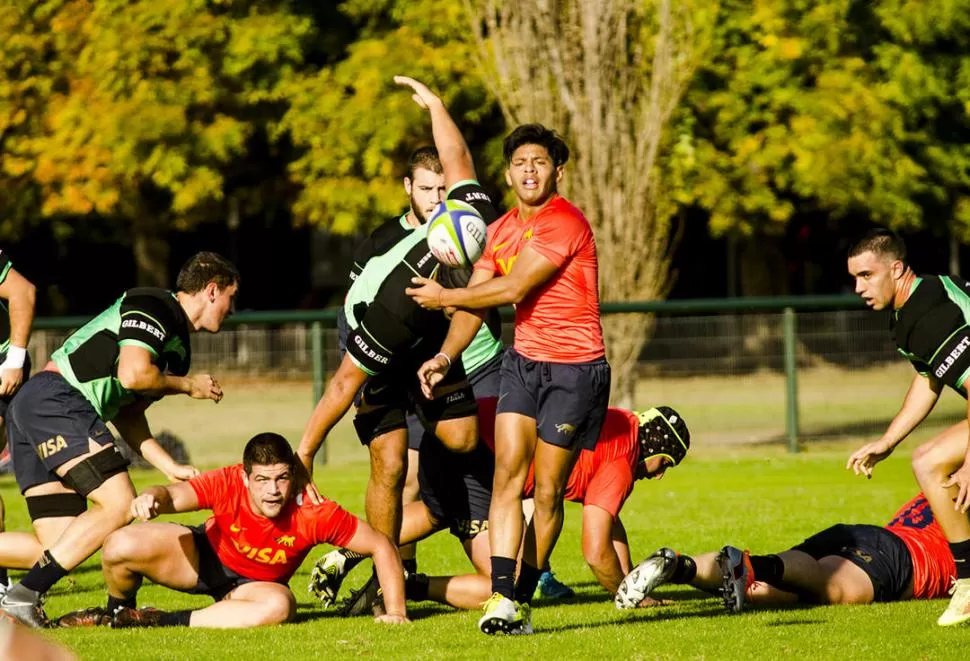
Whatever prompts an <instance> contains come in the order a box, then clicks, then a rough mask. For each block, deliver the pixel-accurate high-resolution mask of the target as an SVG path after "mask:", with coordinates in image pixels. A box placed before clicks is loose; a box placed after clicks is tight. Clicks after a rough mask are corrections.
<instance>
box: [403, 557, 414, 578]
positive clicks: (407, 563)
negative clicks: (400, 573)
mask: <svg viewBox="0 0 970 661" xmlns="http://www.w3.org/2000/svg"><path fill="white" fill-rule="evenodd" d="M401 564H402V565H403V566H404V571H406V572H407V573H408V574H416V573H417V571H418V559H417V558H408V559H407V560H401Z"/></svg>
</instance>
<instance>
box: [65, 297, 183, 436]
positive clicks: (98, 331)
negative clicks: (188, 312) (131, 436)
mask: <svg viewBox="0 0 970 661" xmlns="http://www.w3.org/2000/svg"><path fill="white" fill-rule="evenodd" d="M126 345H134V346H138V347H142V348H143V349H145V350H146V351H148V352H149V353H150V354H151V355H152V362H153V363H154V364H155V365H156V366H157V367H158V369H160V370H161V371H162V372H163V373H168V374H173V375H175V376H185V375H186V374H188V372H189V363H190V362H191V357H192V356H191V345H190V343H189V321H188V319H187V318H186V316H185V312H184V311H183V310H182V306H181V305H179V302H178V300H177V299H176V298H175V294H173V293H172V292H170V291H168V290H166V289H158V288H155V287H140V288H137V289H129V290H128V291H126V292H125V293H124V294H122V296H121V298H119V299H118V300H117V301H115V303H114V305H112V306H111V307H109V308H108V309H107V310H105V311H104V312H102V313H101V314H99V315H98V316H97V317H95V318H94V319H92V320H91V321H89V322H88V323H86V324H85V325H84V326H82V327H81V328H79V329H78V330H76V331H75V332H74V333H73V334H72V335H71V336H70V337H69V338H67V340H65V342H64V344H63V345H61V347H60V348H59V349H58V350H57V351H55V352H54V353H53V355H52V356H51V360H53V361H54V363H55V364H56V365H57V369H58V370H60V372H61V374H62V375H63V376H64V378H65V379H66V380H67V382H68V383H70V384H71V385H72V386H74V387H75V388H77V389H78V390H79V391H81V394H83V395H84V397H85V398H86V399H87V400H88V401H89V402H91V405H92V406H93V407H94V409H95V410H96V411H97V412H98V415H100V416H101V419H102V420H104V421H106V422H107V421H110V420H112V419H114V417H115V416H117V415H118V411H120V410H121V409H122V408H123V407H124V406H127V405H128V404H131V403H132V402H134V401H135V399H136V394H135V393H133V392H131V391H130V390H128V389H126V388H125V387H124V386H122V385H121V382H120V381H119V380H118V356H119V355H120V353H121V347H123V346H126Z"/></svg>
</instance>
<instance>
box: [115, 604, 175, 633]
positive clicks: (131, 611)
mask: <svg viewBox="0 0 970 661" xmlns="http://www.w3.org/2000/svg"><path fill="white" fill-rule="evenodd" d="M165 613H166V611H163V610H161V609H159V608H151V607H147V608H128V607H127V606H123V607H121V608H119V609H118V610H116V611H115V612H114V615H112V616H111V628H112V629H131V628H135V627H157V626H159V622H160V621H161V619H162V616H163V615H165Z"/></svg>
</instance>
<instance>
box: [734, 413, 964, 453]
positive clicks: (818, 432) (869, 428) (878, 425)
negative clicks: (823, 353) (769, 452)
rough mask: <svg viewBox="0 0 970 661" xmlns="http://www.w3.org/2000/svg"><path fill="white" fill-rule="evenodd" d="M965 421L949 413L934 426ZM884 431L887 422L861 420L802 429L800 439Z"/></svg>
mask: <svg viewBox="0 0 970 661" xmlns="http://www.w3.org/2000/svg"><path fill="white" fill-rule="evenodd" d="M965 419H966V416H965V415H961V414H959V413H952V412H947V413H941V414H939V415H937V416H935V417H934V418H933V424H937V425H945V426H949V425H955V424H956V423H958V422H960V421H961V420H965ZM813 427H814V426H813ZM884 431H886V421H885V420H882V419H879V420H861V421H859V422H853V423H849V424H841V425H838V426H832V427H822V428H818V427H814V428H812V429H810V430H808V431H805V430H804V429H802V430H800V431H799V434H798V439H799V442H800V443H811V442H812V441H833V440H838V439H840V438H843V437H846V436H880V435H881V434H882V433H883V432H884ZM787 441H788V435H787V434H775V435H772V436H769V437H766V438H760V439H758V440H756V441H753V442H752V443H751V445H777V444H778V443H784V442H787Z"/></svg>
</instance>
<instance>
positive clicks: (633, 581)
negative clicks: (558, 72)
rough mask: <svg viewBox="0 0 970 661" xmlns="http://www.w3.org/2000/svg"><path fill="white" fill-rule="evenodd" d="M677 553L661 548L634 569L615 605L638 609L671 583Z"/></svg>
mask: <svg viewBox="0 0 970 661" xmlns="http://www.w3.org/2000/svg"><path fill="white" fill-rule="evenodd" d="M677 557H678V556H677V552H676V551H674V550H673V549H670V548H667V547H666V546H665V547H663V548H659V549H657V550H656V551H654V552H653V554H651V555H650V557H648V558H647V559H646V560H644V561H643V562H641V563H640V564H639V565H637V566H636V567H634V568H633V571H631V572H630V573H629V574H627V575H626V577H624V579H623V582H622V583H620V587H619V589H617V591H616V596H615V597H614V598H613V603H614V605H615V606H616V607H617V608H621V609H623V608H636V607H637V606H638V605H639V604H640V602H641V601H643V600H644V598H646V597H648V596H649V595H650V593H651V592H653V591H654V590H656V589H657V588H658V587H660V586H661V585H663V584H664V583H667V582H668V581H670V579H671V578H672V577H673V575H674V572H675V571H676V570H677Z"/></svg>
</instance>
